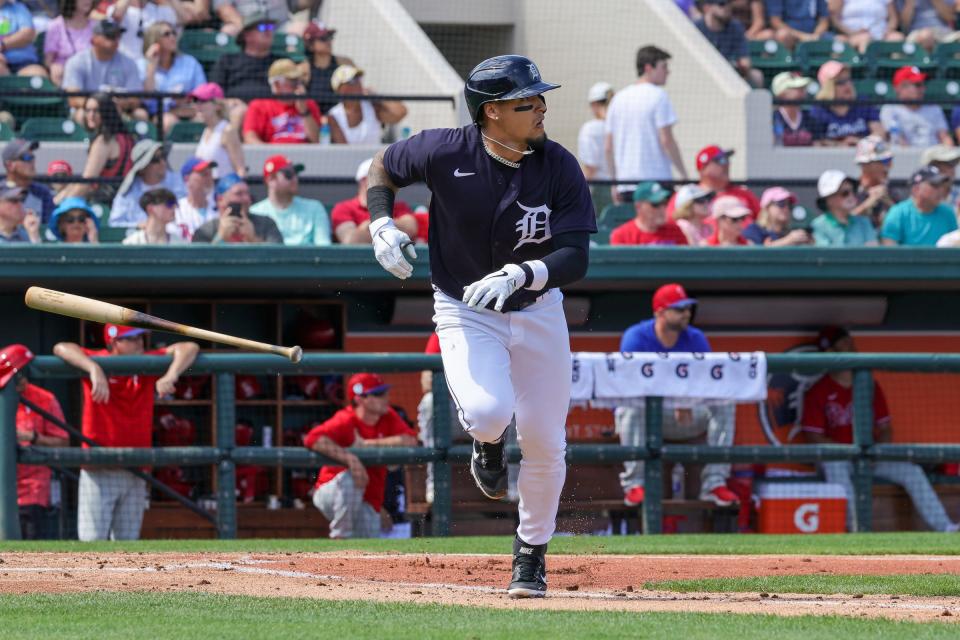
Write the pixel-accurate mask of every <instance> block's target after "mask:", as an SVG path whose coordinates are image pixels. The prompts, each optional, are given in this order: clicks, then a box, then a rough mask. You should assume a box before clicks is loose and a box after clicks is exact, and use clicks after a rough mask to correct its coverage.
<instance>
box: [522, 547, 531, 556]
mask: <svg viewBox="0 0 960 640" xmlns="http://www.w3.org/2000/svg"><path fill="white" fill-rule="evenodd" d="M520 553H525V554H527V555H529V554H531V553H533V549H531V548H530V547H520Z"/></svg>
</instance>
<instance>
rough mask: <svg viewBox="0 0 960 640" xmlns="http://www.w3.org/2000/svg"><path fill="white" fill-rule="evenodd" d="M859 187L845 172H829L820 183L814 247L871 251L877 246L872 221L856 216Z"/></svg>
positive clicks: (818, 186)
mask: <svg viewBox="0 0 960 640" xmlns="http://www.w3.org/2000/svg"><path fill="white" fill-rule="evenodd" d="M856 188H857V185H856V183H855V182H854V181H853V180H852V179H850V178H849V177H848V176H847V175H846V174H845V173H844V172H843V171H838V170H836V169H828V170H827V171H824V172H823V173H822V174H821V175H820V179H819V180H817V195H818V196H819V197H818V198H817V206H818V207H819V208H820V210H821V211H823V214H822V215H820V216H817V217H816V218H814V220H813V223H812V225H811V226H812V227H813V243H814V244H815V245H817V246H818V247H869V246H875V245H876V244H877V230H876V229H874V228H873V225H872V224H871V223H870V220H869V218H866V217H864V216H855V215H853V210H854V209H855V208H856V206H857V196H856Z"/></svg>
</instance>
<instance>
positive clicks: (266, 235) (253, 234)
mask: <svg viewBox="0 0 960 640" xmlns="http://www.w3.org/2000/svg"><path fill="white" fill-rule="evenodd" d="M216 194H217V213H218V217H217V218H215V219H213V220H209V221H207V222H205V223H204V224H203V225H201V227H200V228H199V229H197V230H196V232H195V233H194V234H193V241H194V242H207V243H212V244H221V243H225V242H228V243H271V244H283V235H282V234H281V233H280V229H278V228H277V223H276V222H274V221H273V220H272V219H271V218H269V217H267V216H261V215H257V214H255V213H250V205H251V204H253V200H252V199H251V198H250V187H249V186H248V185H247V183H246V182H244V180H243V178H241V177H240V176H238V175H237V174H235V173H228V174H227V175H225V176H223V177H222V178H220V179H219V180H217V187H216Z"/></svg>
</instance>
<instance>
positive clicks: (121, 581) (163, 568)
mask: <svg viewBox="0 0 960 640" xmlns="http://www.w3.org/2000/svg"><path fill="white" fill-rule="evenodd" d="M509 570H510V558H509V557H508V556H505V555H504V556H499V555H497V556H493V555H491V556H475V555H425V554H403V555H401V554H366V553H334V554H326V553H314V554H292V553H274V554H259V553H252V554H225V553H192V554H178V553H74V554H67V553H5V554H0V593H10V594H22V593H71V592H83V591H98V590H99V591H103V590H105V591H154V592H170V591H202V592H209V593H224V594H238V595H251V596H274V597H306V598H322V599H335V600H347V599H350V600H376V601H383V602H417V603H428V602H434V603H439V604H459V605H470V606H486V607H509V608H525V607H529V608H537V609H543V608H549V609H568V610H582V611H588V610H613V609H615V610H623V611H700V612H712V613H765V614H775V615H806V614H814V615H847V616H870V617H884V618H892V619H900V620H915V621H922V620H940V621H944V622H956V621H958V620H960V597H946V598H934V597H930V598H918V597H912V596H890V595H882V596H871V595H864V596H861V595H856V596H853V595H822V596H817V595H789V594H775V595H768V594H758V593H738V594H711V593H694V594H679V593H672V592H661V591H650V590H644V589H643V588H642V585H643V584H644V583H645V582H647V581H649V580H676V579H694V578H720V577H741V576H770V575H798V574H835V575H849V574H866V575H889V574H957V573H960V557H954V556H944V557H930V556H863V557H857V556H699V555H698V556H681V555H672V556H561V555H557V556H550V557H549V560H548V570H549V578H550V589H551V591H550V597H548V598H547V599H545V600H538V601H516V600H508V599H507V598H506V597H505V595H504V590H503V588H504V586H505V585H506V582H507V580H508V579H509Z"/></svg>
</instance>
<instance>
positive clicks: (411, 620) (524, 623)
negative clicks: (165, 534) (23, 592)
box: [0, 592, 957, 640]
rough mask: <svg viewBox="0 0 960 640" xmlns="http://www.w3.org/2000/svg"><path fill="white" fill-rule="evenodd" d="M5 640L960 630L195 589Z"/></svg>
mask: <svg viewBox="0 0 960 640" xmlns="http://www.w3.org/2000/svg"><path fill="white" fill-rule="evenodd" d="M0 629H2V630H3V632H2V633H3V637H4V639H5V640H25V639H27V638H43V639H44V640H46V639H48V638H56V639H57V640H68V639H70V638H96V639H97V640H113V639H121V638H122V639H127V638H150V640H165V639H167V638H170V639H172V640H193V639H197V640H212V639H214V638H270V640H284V639H287V638H290V639H296V640H301V639H303V638H338V639H343V638H349V639H350V640H353V639H354V638H358V639H364V638H371V639H374V640H384V639H387V638H389V639H390V640H394V639H402V638H415V639H416V640H423V639H427V638H442V639H444V640H448V639H451V638H457V639H460V638H482V639H483V640H496V639H497V638H506V639H508V640H515V639H516V638H517V636H518V634H519V633H526V634H527V636H528V637H531V638H536V639H539V638H550V639H551V640H561V639H564V638H571V639H577V640H580V639H581V638H618V639H620V638H638V637H643V638H683V639H684V640H699V639H703V640H717V639H719V638H734V637H737V638H766V637H776V638H777V640H791V639H794V638H796V639H798V640H818V639H824V640H836V639H837V638H844V640H847V639H850V638H884V640H898V639H901V638H902V639H904V640H926V639H928V638H956V635H957V627H955V626H953V625H946V624H941V623H937V622H934V623H924V624H918V623H905V622H893V621H888V620H879V619H863V618H841V617H815V616H802V617H793V618H779V617H774V616H762V615H721V614H700V613H689V614H683V613H627V612H617V611H598V612H581V611H545V610H539V611H537V610H531V611H527V610H524V611H517V610H510V609H481V608H470V607H452V606H439V605H431V604H424V605H416V604H381V603H370V602H329V601H322V600H307V599H296V598H289V599H281V598H245V597H239V596H220V595H210V594H194V593H172V594H146V593H132V594H131V593H107V592H98V593H89V594H69V595H58V596H53V595H41V596H0Z"/></svg>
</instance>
